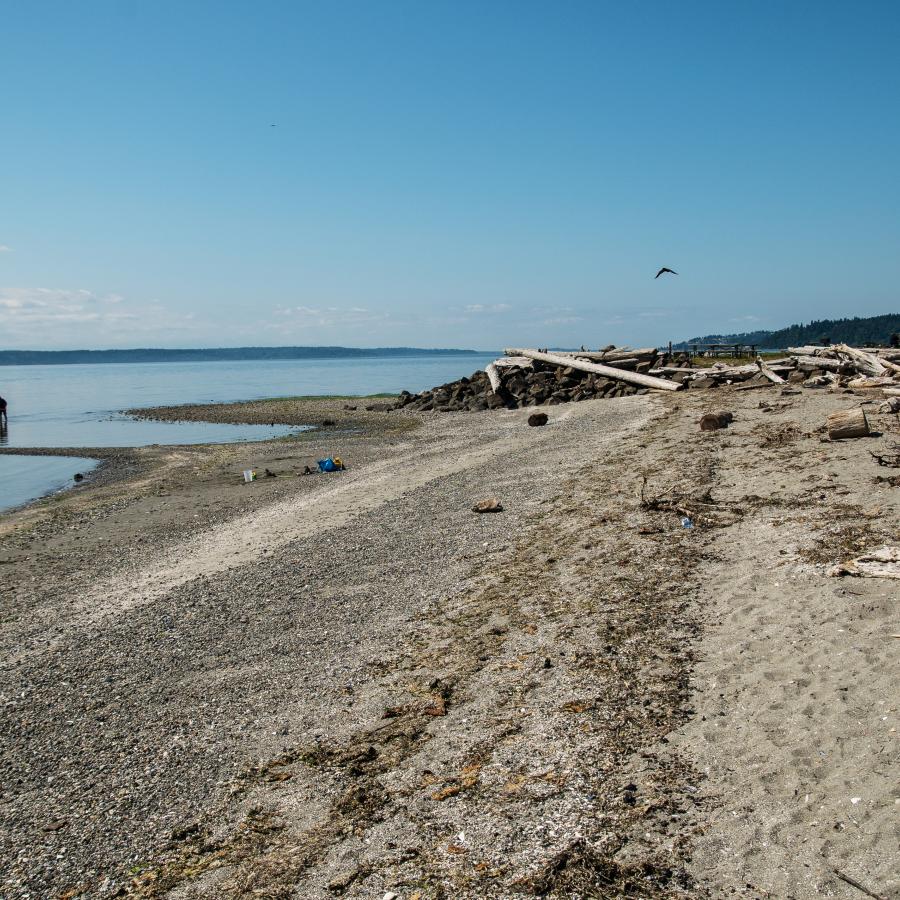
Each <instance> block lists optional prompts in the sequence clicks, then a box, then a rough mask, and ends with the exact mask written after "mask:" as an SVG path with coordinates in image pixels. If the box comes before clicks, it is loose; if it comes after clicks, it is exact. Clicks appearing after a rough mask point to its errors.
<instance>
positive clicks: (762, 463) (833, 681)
mask: <svg viewBox="0 0 900 900" xmlns="http://www.w3.org/2000/svg"><path fill="white" fill-rule="evenodd" d="M861 399H865V398H860V397H858V396H853V395H848V394H832V393H829V392H825V393H817V392H811V391H809V392H804V393H802V394H799V395H798V394H789V395H782V394H781V393H780V391H779V390H778V389H777V388H771V389H763V390H758V391H744V392H741V391H737V390H732V389H720V390H718V391H715V392H699V391H698V392H694V393H690V392H688V393H684V394H677V395H674V396H667V397H658V396H642V397H633V398H621V399H618V400H609V401H604V400H599V401H588V402H584V403H578V404H568V405H563V406H558V407H553V408H551V409H549V410H548V412H549V413H550V418H551V421H550V424H549V425H548V426H546V427H545V428H528V427H527V425H526V424H525V420H526V419H527V414H528V412H529V411H528V410H520V411H500V412H491V413H471V414H469V413H463V414H453V415H442V414H425V415H420V416H418V417H415V416H412V415H407V414H400V413H381V412H366V411H365V410H364V409H362V407H364V406H365V405H366V401H359V402H358V403H357V402H356V401H346V400H342V399H335V400H318V401H315V400H295V401H279V403H280V404H281V408H280V409H279V418H276V417H274V415H273V411H274V409H275V405H273V404H268V405H266V404H258V405H256V407H255V408H253V405H252V404H249V405H246V406H241V407H240V408H238V407H236V406H231V407H230V408H229V409H227V410H226V409H224V408H217V409H215V410H213V411H212V412H210V410H208V409H202V408H201V409H194V410H190V411H187V410H184V408H182V412H181V413H175V412H171V411H168V412H167V411H163V410H154V411H153V412H152V414H153V415H157V416H162V415H170V416H176V415H193V416H200V417H207V416H213V417H220V418H215V419H214V420H216V421H267V420H269V419H266V418H265V417H267V416H273V418H271V419H270V420H269V421H279V420H280V421H285V420H288V421H299V419H300V418H303V419H304V421H303V424H310V423H316V422H319V423H321V422H323V421H328V422H333V423H334V424H333V425H328V426H326V427H324V428H321V429H320V430H317V431H313V432H307V433H304V434H303V435H300V436H298V437H297V438H295V439H290V440H280V441H273V442H266V443H261V444H254V445H239V446H234V445H230V446H229V445H219V446H210V447H178V448H143V449H141V450H136V451H132V452H131V453H130V455H129V456H128V457H127V459H128V465H129V466H131V467H132V468H131V470H130V471H128V472H127V473H126V472H123V473H122V474H123V475H124V476H125V477H116V478H108V479H107V480H106V481H103V480H101V481H99V482H98V483H96V484H94V485H90V486H88V487H87V488H85V489H83V490H79V491H78V492H75V493H73V494H72V495H70V496H67V497H65V498H64V499H62V500H59V501H53V502H50V501H46V502H42V503H39V504H36V505H34V506H32V507H30V508H28V509H26V510H22V511H19V512H17V513H15V514H13V515H10V516H5V517H2V518H0V572H2V574H3V576H4V580H3V585H4V590H3V594H2V612H3V616H2V621H3V625H2V628H0V641H2V645H3V663H4V664H3V690H4V695H5V701H6V704H5V706H4V708H3V719H2V741H3V746H2V756H0V766H2V769H0V774H2V781H3V785H4V788H3V799H2V806H0V855H2V860H3V864H2V870H3V892H2V893H3V896H8V897H26V896H30V897H36V896H56V895H61V894H63V893H64V892H66V891H68V892H70V893H68V894H67V896H70V897H77V896H112V895H114V894H116V893H117V892H124V893H125V894H126V895H132V896H144V897H154V896H168V897H172V898H188V897H210V898H212V897H216V898H218V897H244V896H262V897H298V898H315V897H334V896H337V895H342V896H345V897H359V898H362V897H372V896H377V897H381V896H382V895H383V894H385V893H386V892H389V891H392V892H395V893H397V895H398V896H399V897H402V898H404V900H413V898H414V897H416V896H417V895H418V897H419V898H420V900H425V898H433V897H434V898H436V897H448V896H454V897H471V898H476V897H516V896H534V895H536V894H537V895H542V896H556V897H582V896H584V897H589V896H597V897H604V896H618V895H624V896H642V897H677V896H691V897H693V896H709V895H711V896H725V895H738V896H746V897H759V896H771V897H788V896H792V897H813V896H821V895H825V896H835V897H848V898H849V897H854V896H859V891H858V890H857V889H856V888H854V887H852V886H850V885H848V883H847V882H846V881H843V880H841V879H840V878H839V877H838V876H837V875H836V874H835V870H839V871H840V872H843V873H844V874H846V875H848V876H850V877H851V878H855V879H857V880H858V881H859V882H860V883H862V884H864V885H865V886H867V888H868V889H870V890H872V891H873V892H875V893H880V894H881V895H883V896H886V897H888V896H893V895H896V893H897V891H898V887H900V883H898V881H897V871H898V868H897V865H896V861H897V828H896V823H897V815H898V812H897V810H898V809H900V794H898V792H897V788H896V784H897V777H896V775H897V755H896V746H897V745H896V738H897V734H896V730H895V729H896V725H897V718H898V717H897V706H898V702H897V698H896V690H895V689H894V687H893V680H894V679H893V672H895V671H896V663H897V656H898V652H900V641H897V640H893V639H892V637H891V635H892V634H894V633H896V631H897V626H896V600H895V596H896V589H895V585H896V582H886V581H884V580H882V579H835V578H830V577H828V576H827V575H826V569H827V567H828V565H829V564H830V563H832V562H838V561H841V560H842V559H845V558H847V555H848V554H852V553H853V552H856V551H858V550H864V549H870V548H872V547H874V546H881V545H882V544H885V543H891V542H893V543H896V542H897V533H898V527H897V526H898V521H900V503H898V498H897V488H896V487H895V486H892V485H891V484H890V483H889V482H886V481H883V480H882V481H876V480H875V479H876V478H878V477H879V476H881V477H884V476H885V475H886V474H887V475H889V474H890V472H889V470H886V469H884V468H879V467H878V466H877V465H876V464H875V462H874V461H873V460H872V458H871V456H870V455H869V452H868V451H869V450H875V449H877V448H878V447H879V446H883V445H884V444H885V443H886V442H888V443H889V442H890V439H891V438H893V439H896V438H897V436H898V426H897V422H896V417H887V416H884V417H879V416H877V415H871V419H872V421H873V423H875V424H876V425H877V426H878V427H880V428H881V430H882V431H883V432H884V436H882V437H876V438H871V439H866V440H858V441H847V442H842V443H830V442H823V441H822V439H821V437H822V435H821V433H820V432H819V431H817V429H819V427H820V425H821V424H822V422H824V418H825V415H826V414H827V413H828V412H830V411H833V410H835V409H840V408H846V407H848V406H850V405H853V404H857V403H859V402H860V401H861ZM374 402H378V401H374ZM347 403H349V404H350V405H357V406H358V407H360V408H359V409H357V410H355V411H350V410H344V409H343V407H344V405H345V404H347ZM298 404H303V407H302V408H300V407H299V406H298ZM719 408H728V409H731V410H732V411H733V412H734V413H735V422H734V423H733V424H732V426H731V427H730V428H729V429H727V430H725V431H720V432H703V433H701V432H699V430H698V428H697V421H698V419H699V417H700V415H701V414H702V413H703V412H707V411H709V410H710V409H719ZM869 409H871V407H869ZM289 415H296V416H297V419H295V420H289V419H288V418H287V417H288V416H289ZM254 416H256V417H257V418H253V417H254ZM238 417H240V418H238ZM80 452H81V453H84V451H83V450H81V451H80ZM330 453H338V454H339V455H341V456H342V458H343V459H345V461H346V462H347V463H348V467H349V468H348V471H346V472H343V473H337V474H335V475H315V476H304V475H300V474H298V473H299V472H302V471H303V467H304V466H305V465H312V464H313V463H314V461H315V460H316V459H318V458H321V457H322V456H324V455H327V454H330ZM248 467H255V468H256V469H257V470H258V471H259V472H260V473H262V472H263V471H264V470H265V468H269V469H270V470H271V471H273V472H275V473H276V477H273V478H265V477H263V478H261V479H260V480H259V481H257V482H254V483H253V484H249V485H244V484H242V483H241V480H240V472H241V470H242V469H244V468H248ZM492 495H496V496H498V497H499V498H500V499H501V500H502V501H503V504H504V511H503V512H502V513H498V514H493V515H484V516H478V515H476V514H475V513H473V512H472V511H471V509H470V507H471V505H472V503H473V502H474V501H476V500H478V499H481V498H483V497H486V496H492ZM642 498H643V502H642ZM682 509H688V510H689V511H690V512H691V513H692V515H693V518H694V527H693V528H690V529H686V528H683V527H682V524H681V518H682V512H681V511H680V510H682ZM892 729H894V730H892Z"/></svg>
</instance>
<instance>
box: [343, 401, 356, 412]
mask: <svg viewBox="0 0 900 900" xmlns="http://www.w3.org/2000/svg"><path fill="white" fill-rule="evenodd" d="M344 409H346V410H349V411H350V412H354V411H355V410H356V407H355V406H351V405H350V404H349V403H345V404H344Z"/></svg>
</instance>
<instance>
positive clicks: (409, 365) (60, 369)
mask: <svg viewBox="0 0 900 900" xmlns="http://www.w3.org/2000/svg"><path fill="white" fill-rule="evenodd" d="M494 357H495V354H487V353H482V354H474V355H461V356H410V357H399V358H394V359H326V360H259V361H257V360H241V361H237V362H185V363H122V364H93V365H73V366H0V396H3V397H5V398H6V400H7V401H8V403H9V427H8V428H7V429H6V430H5V431H4V432H3V433H2V434H0V444H5V445H7V446H10V447H137V446H146V445H149V444H198V443H225V442H231V441H252V440H260V439H262V438H269V437H277V436H280V435H283V434H288V433H290V432H291V431H296V430H297V429H296V428H290V427H287V426H276V427H274V428H273V427H270V426H266V425H221V424H210V423H203V422H149V421H138V420H135V419H129V418H128V417H126V416H123V415H121V414H120V412H119V411H120V410H122V409H129V408H134V407H141V406H161V405H166V404H177V403H225V402H229V401H237V400H254V399H259V398H261V397H283V396H297V395H320V396H321V395H327V394H348V395H353V394H377V393H398V392H399V391H401V390H404V389H405V390H410V391H414V392H415V391H422V390H425V389H426V388H430V387H433V386H435V385H437V384H441V383H443V382H446V381H451V380H453V379H456V378H460V377H461V376H463V375H469V374H471V373H472V372H474V371H475V370H477V369H483V368H484V366H485V365H487V363H488V362H490V361H491V359H493V358H494ZM34 459H35V458H34V457H27V456H11V455H10V456H5V455H0V509H8V508H10V507H12V506H17V505H19V504H21V503H24V502H26V501H27V500H30V499H33V498H35V497H39V496H42V495H43V494H45V493H47V492H48V491H51V490H54V489H57V487H58V486H59V484H58V482H59V478H58V477H57V476H56V474H55V473H54V472H52V471H51V469H52V466H53V464H50V463H46V462H44V463H42V464H41V463H38V464H35V463H33V460H34ZM39 459H41V460H44V461H46V460H48V459H54V460H57V461H59V460H60V459H65V458H64V457H40V458H39ZM58 465H59V466H60V468H59V469H58V471H59V472H66V473H68V475H69V477H71V475H72V474H74V472H76V471H79V468H78V467H75V468H73V469H71V471H70V470H69V468H66V467H65V466H64V465H63V463H58ZM83 468H85V467H84V466H83V465H82V469H83ZM12 497H15V498H16V499H15V500H13V499H11V498H12Z"/></svg>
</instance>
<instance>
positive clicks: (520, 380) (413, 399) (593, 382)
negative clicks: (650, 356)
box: [396, 362, 647, 412]
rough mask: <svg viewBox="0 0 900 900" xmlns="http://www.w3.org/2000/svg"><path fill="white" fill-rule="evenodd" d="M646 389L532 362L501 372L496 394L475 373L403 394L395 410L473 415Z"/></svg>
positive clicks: (624, 393) (478, 373) (480, 376)
mask: <svg viewBox="0 0 900 900" xmlns="http://www.w3.org/2000/svg"><path fill="white" fill-rule="evenodd" d="M646 393H647V389H646V388H639V387H636V386H634V385H629V384H625V383H624V382H622V381H614V380H613V379H611V378H604V377H603V376H602V375H592V374H590V373H589V372H582V371H581V370H579V369H573V368H572V367H571V366H566V367H565V368H561V367H559V366H551V365H546V364H545V363H540V362H535V363H534V366H533V367H532V368H530V369H522V368H508V369H501V386H500V392H499V393H496V394H495V393H494V392H493V391H492V390H491V385H490V382H489V381H488V376H487V374H486V373H485V372H475V373H474V374H473V375H471V376H469V377H468V378H460V379H459V381H452V382H450V383H449V384H442V385H440V386H439V387H436V388H432V389H431V390H430V391H425V392H424V393H421V394H410V393H409V392H408V391H403V392H402V393H401V394H400V396H399V398H398V400H397V404H396V408H398V409H399V408H408V409H414V410H419V411H420V412H428V411H429V410H437V411H438V412H462V411H472V412H477V411H479V410H484V409H504V408H505V409H519V408H521V407H524V406H543V405H545V404H547V405H551V406H552V405H555V404H558V403H569V402H570V401H573V400H576V401H577V400H595V399H597V398H599V397H626V396H630V395H632V394H646Z"/></svg>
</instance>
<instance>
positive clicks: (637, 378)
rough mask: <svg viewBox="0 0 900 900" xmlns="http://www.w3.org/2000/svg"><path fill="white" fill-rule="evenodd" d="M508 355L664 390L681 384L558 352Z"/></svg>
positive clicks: (538, 351)
mask: <svg viewBox="0 0 900 900" xmlns="http://www.w3.org/2000/svg"><path fill="white" fill-rule="evenodd" d="M503 352H504V353H505V354H506V355H507V356H527V357H528V358H529V359H536V360H537V361H538V362H543V363H549V364H550V365H551V366H563V367H565V366H570V367H571V368H573V369H579V370H580V371H582V372H591V373H592V374H594V375H605V376H606V377H607V378H614V379H616V380H617V381H625V382H627V383H628V384H637V385H640V386H641V387H647V388H654V389H655V390H662V391H677V390H680V389H681V385H680V384H679V383H678V382H677V381H666V380H664V379H662V378H654V377H653V376H652V375H643V374H642V373H640V372H628V371H627V370H625V369H616V368H613V367H612V366H604V365H600V364H599V363H593V362H585V361H584V360H583V359H575V358H573V357H571V356H560V355H559V354H558V353H541V352H540V350H504V351H503Z"/></svg>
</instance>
